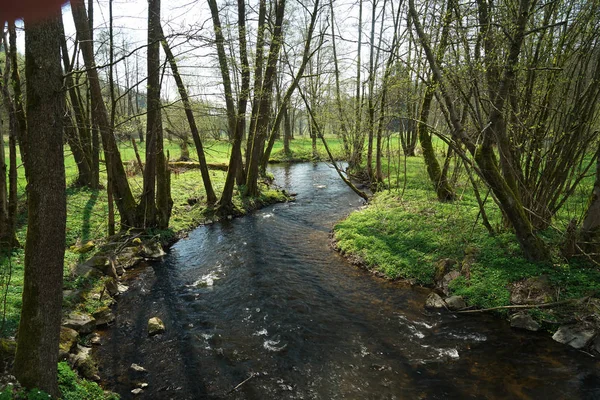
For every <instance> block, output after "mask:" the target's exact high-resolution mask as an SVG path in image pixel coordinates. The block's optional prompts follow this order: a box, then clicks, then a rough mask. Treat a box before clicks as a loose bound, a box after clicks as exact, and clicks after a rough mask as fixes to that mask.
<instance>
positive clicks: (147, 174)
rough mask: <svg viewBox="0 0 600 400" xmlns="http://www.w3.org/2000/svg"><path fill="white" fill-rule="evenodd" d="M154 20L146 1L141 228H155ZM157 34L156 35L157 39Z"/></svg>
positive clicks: (154, 10) (153, 8) (156, 14)
mask: <svg viewBox="0 0 600 400" xmlns="http://www.w3.org/2000/svg"><path fill="white" fill-rule="evenodd" d="M155 20H157V21H158V23H160V0H149V1H148V42H147V43H148V58H147V66H146V68H147V69H146V71H147V74H148V80H147V85H146V94H147V105H148V109H147V113H146V163H145V164H144V188H143V191H142V196H141V198H140V204H139V206H138V208H139V209H138V213H139V214H138V217H139V218H141V220H140V221H143V224H142V227H143V228H148V227H156V225H157V219H156V218H157V208H156V173H157V172H156V171H157V168H156V162H157V158H158V147H157V142H158V135H159V132H158V130H159V129H160V128H161V126H159V125H161V124H160V118H161V116H160V44H159V42H158V41H154V36H157V37H158V39H160V34H159V32H156V30H155V28H154V26H155V22H154V21H155ZM157 34H158V35H157Z"/></svg>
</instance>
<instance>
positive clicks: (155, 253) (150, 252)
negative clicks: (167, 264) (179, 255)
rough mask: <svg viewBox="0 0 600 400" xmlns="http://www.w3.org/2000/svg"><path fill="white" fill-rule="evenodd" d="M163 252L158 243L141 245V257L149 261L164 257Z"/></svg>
mask: <svg viewBox="0 0 600 400" xmlns="http://www.w3.org/2000/svg"><path fill="white" fill-rule="evenodd" d="M165 254H167V253H165V251H164V250H163V248H162V246H161V245H160V243H158V242H151V243H147V244H144V245H143V248H142V251H141V256H142V257H145V258H149V259H157V258H161V257H162V256H164V255H165Z"/></svg>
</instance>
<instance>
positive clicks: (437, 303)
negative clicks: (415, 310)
mask: <svg viewBox="0 0 600 400" xmlns="http://www.w3.org/2000/svg"><path fill="white" fill-rule="evenodd" d="M425 307H426V308H446V303H445V302H444V300H443V299H442V298H441V297H440V295H439V294H437V293H435V292H431V294H430V295H429V296H428V297H427V300H425Z"/></svg>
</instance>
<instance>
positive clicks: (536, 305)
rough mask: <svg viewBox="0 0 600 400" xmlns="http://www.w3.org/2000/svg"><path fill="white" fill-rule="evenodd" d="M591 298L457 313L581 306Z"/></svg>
mask: <svg viewBox="0 0 600 400" xmlns="http://www.w3.org/2000/svg"><path fill="white" fill-rule="evenodd" d="M590 297H591V296H586V297H582V298H580V299H569V300H562V301H555V302H553V303H543V304H519V305H513V306H499V307H492V308H484V309H480V310H464V311H456V313H460V314H470V313H482V312H486V311H494V310H519V309H530V308H548V307H556V306H562V305H565V304H571V303H580V304H581V303H583V302H584V301H586V300H589V299H590Z"/></svg>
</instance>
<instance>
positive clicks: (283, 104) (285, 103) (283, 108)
mask: <svg viewBox="0 0 600 400" xmlns="http://www.w3.org/2000/svg"><path fill="white" fill-rule="evenodd" d="M319 7H320V2H319V0H316V1H315V3H314V5H313V10H312V13H311V17H310V23H309V25H308V31H307V33H306V39H305V40H304V50H303V53H302V62H301V63H300V67H299V68H298V71H297V73H296V76H294V79H293V80H292V83H291V85H290V86H289V87H288V88H287V90H286V91H285V94H284V95H283V99H282V100H281V101H279V104H280V106H279V108H278V110H277V114H276V116H275V121H274V122H273V124H272V126H271V131H270V134H269V142H268V144H267V148H266V150H265V152H264V154H263V157H262V161H261V170H262V172H263V173H264V171H266V169H267V164H268V163H269V158H270V157H271V151H272V150H273V145H274V144H275V139H276V137H277V132H278V131H279V126H280V125H281V120H282V119H283V118H284V113H287V108H288V107H289V103H290V99H291V98H292V94H294V91H295V90H296V88H297V87H298V84H299V83H300V80H301V79H302V78H303V77H304V70H305V69H306V66H307V64H308V62H309V61H310V59H311V56H312V53H311V43H312V37H313V33H314V31H315V26H316V21H317V17H318V15H319ZM324 35H325V32H321V35H320V38H319V44H318V47H321V45H322V44H323V37H324ZM284 136H285V133H284ZM287 146H288V153H286V154H289V139H288V142H287ZM284 147H285V137H284ZM315 147H316V145H315Z"/></svg>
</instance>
